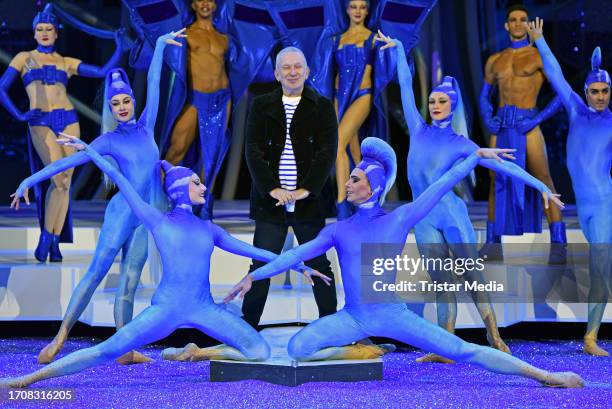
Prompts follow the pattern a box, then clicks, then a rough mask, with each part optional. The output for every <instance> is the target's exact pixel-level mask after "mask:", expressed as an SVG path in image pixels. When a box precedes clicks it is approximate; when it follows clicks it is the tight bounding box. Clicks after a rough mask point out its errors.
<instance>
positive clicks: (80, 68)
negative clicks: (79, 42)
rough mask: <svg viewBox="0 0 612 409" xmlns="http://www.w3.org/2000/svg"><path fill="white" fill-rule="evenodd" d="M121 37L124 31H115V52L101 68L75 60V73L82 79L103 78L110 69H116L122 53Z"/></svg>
mask: <svg viewBox="0 0 612 409" xmlns="http://www.w3.org/2000/svg"><path fill="white" fill-rule="evenodd" d="M123 35H125V30H124V29H119V30H117V31H115V52H114V53H113V55H112V56H111V58H109V60H108V61H107V62H106V64H104V65H103V66H102V67H98V66H97V65H91V64H86V63H84V62H81V61H79V60H75V61H77V64H78V65H77V67H76V73H77V74H78V75H81V76H83V77H90V78H103V77H104V76H105V75H106V73H107V72H108V71H109V70H110V69H112V68H115V67H117V65H119V59H120V58H121V54H122V53H123V41H122V36H123Z"/></svg>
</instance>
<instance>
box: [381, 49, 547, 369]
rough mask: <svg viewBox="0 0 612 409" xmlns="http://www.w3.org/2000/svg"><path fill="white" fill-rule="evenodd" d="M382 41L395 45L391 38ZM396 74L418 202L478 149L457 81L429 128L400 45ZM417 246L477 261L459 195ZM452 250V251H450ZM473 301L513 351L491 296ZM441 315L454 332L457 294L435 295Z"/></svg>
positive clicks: (443, 88)
mask: <svg viewBox="0 0 612 409" xmlns="http://www.w3.org/2000/svg"><path fill="white" fill-rule="evenodd" d="M381 40H385V41H390V40H389V39H388V38H381ZM395 41H396V42H397V51H398V67H397V75H398V79H399V83H400V87H401V91H402V93H401V95H402V104H403V108H404V116H405V117H406V123H407V124H408V129H409V131H410V152H409V153H408V181H409V182H410V187H411V188H412V193H413V196H414V197H418V196H420V195H421V194H423V192H424V191H425V190H426V189H427V188H428V187H429V186H431V185H432V184H433V183H434V182H435V181H436V180H438V179H439V178H440V177H441V176H442V175H444V174H445V173H446V172H447V171H448V170H449V169H451V168H452V167H453V165H454V164H455V163H456V162H457V161H458V160H463V159H465V158H466V157H468V156H469V155H471V154H472V153H474V152H476V151H477V150H478V149H479V147H478V145H476V144H475V143H474V142H472V141H471V140H469V139H468V137H467V136H468V135H467V126H466V120H465V114H464V109H463V102H462V99H461V91H460V89H459V86H458V84H457V81H456V80H455V79H454V78H453V77H448V76H447V77H444V80H443V82H442V83H441V84H440V85H438V86H437V87H436V88H434V90H433V91H432V92H431V94H430V95H429V112H430V115H431V117H432V124H431V125H428V124H427V123H426V122H425V121H424V120H423V118H422V117H421V115H420V113H419V111H418V109H417V106H416V103H415V99H414V93H413V90H412V74H411V72H410V68H409V67H408V63H407V62H406V56H405V52H404V47H403V45H402V44H401V43H400V42H399V41H398V40H395ZM481 164H482V166H485V167H487V168H490V169H492V170H494V171H495V172H497V173H501V174H505V175H509V176H511V177H513V178H517V179H519V180H521V181H523V182H524V183H525V184H528V185H530V186H532V187H534V188H535V189H537V190H539V191H540V192H542V194H543V195H544V196H545V197H546V196H547V195H551V194H552V193H551V191H550V189H548V187H546V185H545V184H544V183H542V182H540V181H539V180H537V179H536V178H534V177H533V176H531V175H529V174H528V173H527V172H526V171H524V170H523V169H522V168H520V167H519V166H517V165H515V164H514V163H509V162H504V163H500V162H497V161H482V162H481ZM414 231H415V235H416V241H417V244H418V246H419V251H420V252H421V254H424V255H425V256H426V257H431V258H446V257H449V256H450V254H449V248H448V247H450V249H451V250H452V251H453V254H454V256H455V257H463V258H472V259H474V260H475V259H476V258H477V257H478V250H477V248H476V243H477V240H476V233H475V232H474V227H473V226H472V222H471V221H470V217H469V214H468V209H467V206H466V204H465V202H464V201H463V200H462V199H461V198H460V197H459V196H457V195H456V194H455V193H454V192H452V191H451V192H448V193H447V194H446V195H444V196H443V197H442V199H441V200H440V203H438V204H437V205H436V206H435V207H434V209H433V210H432V211H431V212H430V213H429V214H428V215H427V216H426V217H425V218H424V219H423V220H422V221H420V222H419V223H418V224H417V225H416V226H415V229H414ZM447 245H448V246H447ZM429 273H430V275H431V278H432V279H433V280H436V281H438V282H452V277H451V276H452V274H451V273H450V272H447V271H444V270H440V271H434V270H432V271H429ZM466 278H467V279H469V280H470V281H475V280H476V281H479V282H483V281H484V277H482V273H481V272H479V271H477V270H472V271H471V272H467V273H466ZM471 295H472V298H473V299H474V302H475V303H476V306H477V307H478V312H479V313H480V316H481V318H482V320H483V322H484V324H485V325H486V327H487V339H488V340H489V343H490V344H491V346H493V347H494V348H497V349H499V350H500V351H504V352H510V350H509V349H508V347H507V345H506V344H505V343H504V341H503V340H502V339H501V337H500V335H499V331H498V329H497V320H496V318H495V312H494V310H493V307H492V305H491V301H490V297H489V295H488V294H487V293H486V292H483V291H477V292H473V293H472V294H471ZM436 306H437V308H436V310H437V314H438V325H440V326H441V327H442V328H445V329H446V330H448V331H449V332H451V333H454V331H455V322H456V319H457V300H456V296H455V293H454V292H453V291H448V292H436ZM419 361H424V362H430V361H442V362H447V360H445V359H443V358H442V357H438V356H435V355H430V356H426V357H423V358H420V359H419Z"/></svg>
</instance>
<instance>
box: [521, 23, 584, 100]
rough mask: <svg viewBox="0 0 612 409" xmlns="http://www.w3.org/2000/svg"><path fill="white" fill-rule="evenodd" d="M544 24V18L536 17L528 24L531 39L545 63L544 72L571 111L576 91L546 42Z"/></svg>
mask: <svg viewBox="0 0 612 409" xmlns="http://www.w3.org/2000/svg"><path fill="white" fill-rule="evenodd" d="M543 26H544V20H542V19H540V18H537V17H536V21H535V22H530V23H529V25H528V32H529V36H530V37H531V40H532V41H534V42H535V45H536V47H538V51H539V52H540V57H541V58H542V64H543V65H544V73H545V74H546V77H547V78H548V81H549V82H550V84H551V85H552V87H553V88H554V89H555V91H556V92H557V95H559V96H560V97H561V101H562V102H563V105H564V106H565V107H566V109H567V110H568V111H569V110H570V109H572V94H573V93H574V91H573V90H572V87H571V86H570V85H569V83H568V82H567V81H566V80H565V77H564V76H563V71H561V66H560V65H559V62H558V61H557V59H556V58H555V56H554V55H553V53H552V51H551V50H550V48H549V47H548V44H546V40H544V35H543Z"/></svg>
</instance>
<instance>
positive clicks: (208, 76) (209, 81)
mask: <svg viewBox="0 0 612 409" xmlns="http://www.w3.org/2000/svg"><path fill="white" fill-rule="evenodd" d="M185 34H187V44H188V46H189V49H188V56H187V70H188V75H189V79H190V80H191V87H192V88H193V89H194V90H196V91H199V92H204V93H211V92H215V91H218V90H220V89H224V88H227V87H228V85H229V80H228V78H227V74H226V73H225V53H226V52H227V49H228V39H227V37H226V36H224V35H223V34H220V33H219V32H217V31H216V30H214V29H203V28H200V27H199V26H198V24H192V25H191V26H189V27H188V28H187V30H186V32H185Z"/></svg>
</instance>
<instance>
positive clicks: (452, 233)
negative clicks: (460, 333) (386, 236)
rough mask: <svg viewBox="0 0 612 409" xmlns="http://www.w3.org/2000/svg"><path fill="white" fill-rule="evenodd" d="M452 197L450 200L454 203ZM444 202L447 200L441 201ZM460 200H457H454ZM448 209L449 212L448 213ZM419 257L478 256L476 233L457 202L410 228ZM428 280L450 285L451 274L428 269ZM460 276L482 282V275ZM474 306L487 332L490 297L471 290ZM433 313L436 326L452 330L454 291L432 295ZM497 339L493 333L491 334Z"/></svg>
mask: <svg viewBox="0 0 612 409" xmlns="http://www.w3.org/2000/svg"><path fill="white" fill-rule="evenodd" d="M454 199H455V198H453V200H454ZM443 200H444V201H446V200H448V199H447V198H445V199H443ZM459 200H460V199H458V198H457V201H459ZM448 207H451V208H452V209H451V210H449V209H448ZM414 232H415V236H416V240H417V244H418V248H419V252H420V254H422V255H424V256H425V257H427V258H442V259H444V258H447V257H450V255H451V251H452V254H453V256H454V257H458V258H470V259H473V260H475V259H476V258H477V257H478V249H477V248H476V233H475V232H474V227H473V226H472V222H471V221H470V218H469V215H468V212H467V208H466V206H465V204H464V203H463V202H461V203H456V202H454V203H448V202H446V203H444V207H443V206H438V207H436V208H434V210H432V212H431V213H430V214H429V215H428V216H427V217H425V218H424V219H423V220H422V221H421V222H419V223H418V224H417V225H416V226H415V228H414ZM428 272H429V275H430V277H431V278H432V280H435V281H437V282H449V283H452V282H453V279H454V277H453V273H452V272H450V271H444V270H429V271H428ZM462 277H464V278H465V279H466V280H468V281H478V282H484V275H483V273H482V272H480V271H477V270H472V271H470V272H466V273H465V274H464V275H463V276H462ZM470 295H471V296H472V299H473V300H474V302H475V303H476V306H477V307H478V312H479V313H480V316H481V317H482V319H483V321H484V322H485V324H488V325H487V329H488V330H489V329H490V328H489V327H491V326H492V325H496V324H495V323H496V319H495V312H494V311H493V307H492V306H491V298H490V296H489V294H488V293H486V292H484V291H475V292H472V293H471V294H470ZM436 312H437V315H438V325H440V326H441V327H443V328H445V329H447V330H449V331H454V328H455V322H456V321H457V297H456V295H455V292H454V291H446V292H442V291H439V292H436ZM491 329H492V328H491ZM492 335H494V336H497V334H492Z"/></svg>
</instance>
